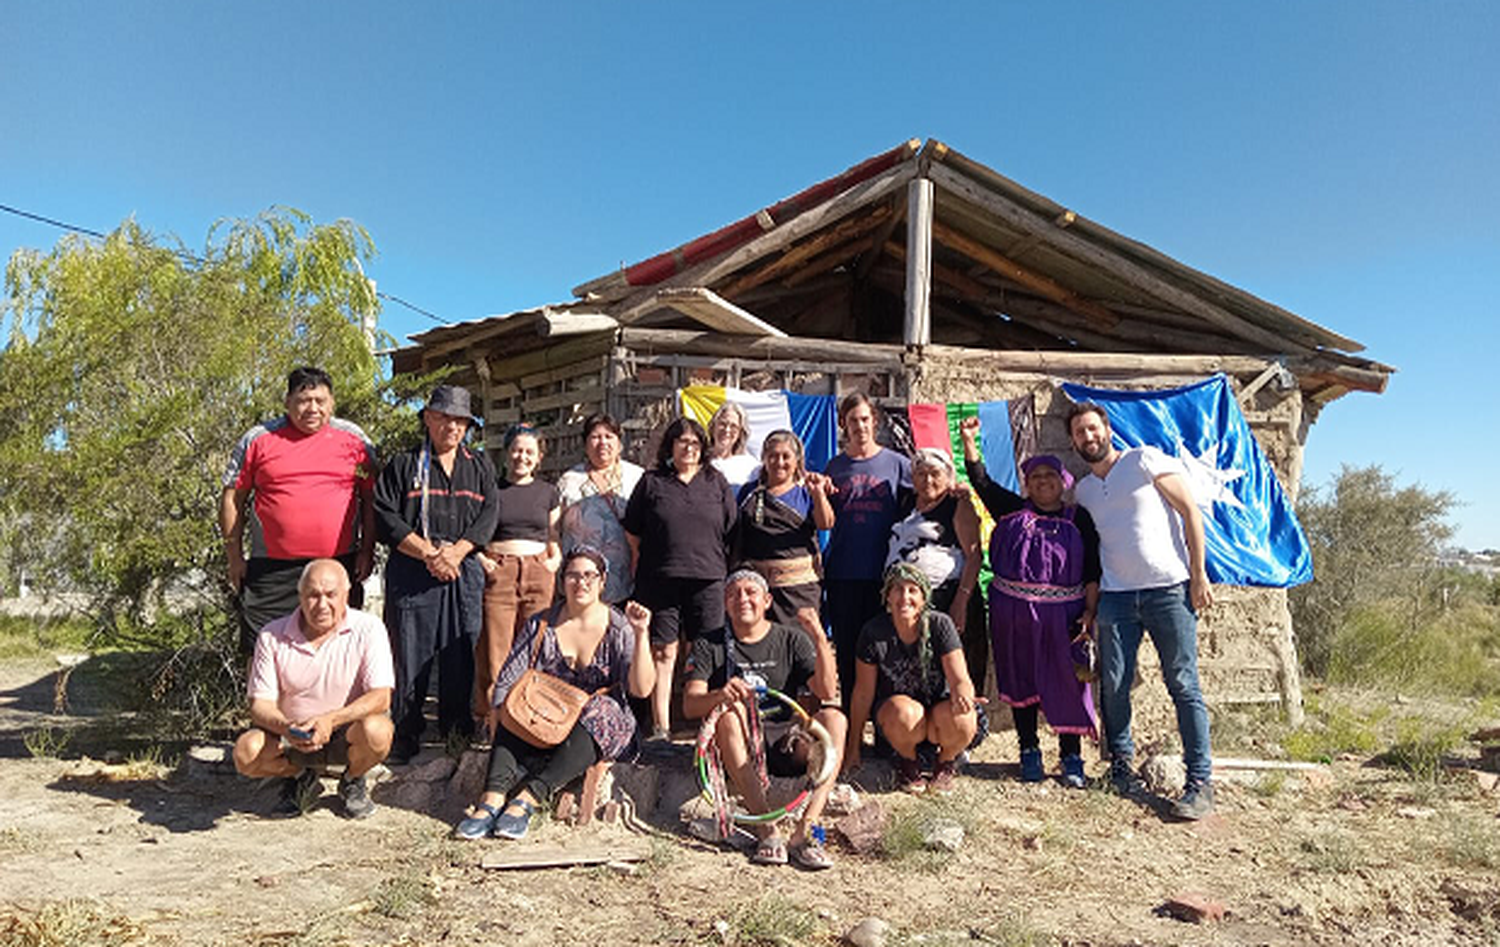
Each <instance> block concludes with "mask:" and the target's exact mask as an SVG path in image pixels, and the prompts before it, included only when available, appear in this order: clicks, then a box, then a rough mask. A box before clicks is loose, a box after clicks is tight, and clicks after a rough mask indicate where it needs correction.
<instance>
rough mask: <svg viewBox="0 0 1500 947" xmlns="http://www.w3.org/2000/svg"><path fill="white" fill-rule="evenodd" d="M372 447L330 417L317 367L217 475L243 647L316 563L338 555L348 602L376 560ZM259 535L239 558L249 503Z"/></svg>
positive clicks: (289, 607) (305, 372)
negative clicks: (347, 584)
mask: <svg viewBox="0 0 1500 947" xmlns="http://www.w3.org/2000/svg"><path fill="white" fill-rule="evenodd" d="M376 473H377V470H376V461H375V447H374V445H373V444H371V443H370V439H369V438H368V437H366V436H365V432H364V431H362V430H360V428H359V426H358V425H356V424H352V423H350V422H349V421H344V420H342V419H339V418H335V417H334V416H333V382H332V381H331V380H330V379H329V377H328V374H327V373H326V372H324V371H323V370H321V369H318V368H298V369H296V370H294V371H293V372H292V373H291V374H290V375H288V376H287V380H286V414H285V415H283V416H282V417H279V418H276V419H275V420H273V421H267V422H265V423H263V424H258V425H256V426H255V427H253V428H251V429H250V430H249V431H247V432H246V433H245V436H244V437H242V438H240V442H239V443H238V444H237V445H235V448H234V454H233V455H232V456H231V457H230V459H229V469H228V470H226V471H225V473H224V493H223V496H222V498H221V500H220V503H219V528H220V529H221V530H222V531H223V534H224V547H225V555H226V558H227V559H228V566H229V571H228V577H229V584H230V586H231V587H232V588H233V589H234V590H235V591H236V592H237V593H239V611H240V616H239V617H240V647H241V650H242V651H243V652H244V653H245V654H249V653H250V650H251V649H252V648H253V647H254V645H255V636H256V634H257V633H259V631H260V629H261V628H262V627H263V626H264V625H265V624H266V622H269V621H271V620H272V619H275V618H280V617H282V616H283V615H286V614H287V613H289V612H291V611H294V610H295V609H296V608H297V579H298V578H299V577H300V576H301V574H302V568H303V567H304V566H306V565H307V563H309V562H311V561H312V560H314V559H337V560H338V561H339V562H340V563H342V564H343V566H344V569H345V570H346V571H347V572H348V573H349V578H350V582H351V584H352V589H351V591H350V595H349V603H350V604H351V605H353V606H354V607H356V608H358V607H359V605H360V604H362V602H363V599H364V589H363V586H362V585H361V583H362V582H364V580H365V579H366V578H368V577H369V575H370V571H371V569H372V567H373V565H374V557H375V508H374V505H373V503H372V498H371V494H372V491H373V489H374V484H375V474H376ZM252 498H253V505H254V510H255V519H256V521H257V522H258V523H259V526H260V529H259V531H258V535H256V536H255V537H254V538H255V539H257V540H258V542H256V543H254V546H253V550H252V553H251V555H250V556H248V557H247V556H246V555H245V549H244V532H245V521H246V518H247V517H246V509H247V501H250V500H252Z"/></svg>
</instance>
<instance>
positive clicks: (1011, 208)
mask: <svg viewBox="0 0 1500 947" xmlns="http://www.w3.org/2000/svg"><path fill="white" fill-rule="evenodd" d="M928 173H929V174H930V175H931V176H932V179H933V181H934V182H935V183H937V184H938V185H939V186H941V187H942V188H943V189H945V190H947V191H949V192H950V193H952V194H954V195H956V196H958V197H960V198H962V199H964V200H966V201H969V202H970V203H972V204H975V205H977V206H979V207H980V208H982V209H984V210H986V211H988V212H990V213H992V214H994V215H995V216H996V217H999V218H1000V219H1001V220H1002V221H1004V222H1005V223H1006V224H1007V225H1008V226H1010V227H1011V228H1013V229H1015V230H1019V231H1021V232H1022V233H1024V234H1028V235H1033V236H1036V237H1037V238H1038V239H1039V240H1040V241H1041V242H1042V243H1045V244H1047V245H1048V246H1050V247H1051V248H1052V249H1054V250H1056V251H1058V252H1059V253H1063V254H1065V255H1067V256H1070V257H1072V258H1073V259H1075V260H1078V261H1079V262H1081V263H1086V264H1088V265H1090V266H1094V267H1097V268H1098V269H1099V270H1101V271H1103V272H1104V273H1107V274H1108V275H1110V276H1111V277H1113V278H1115V279H1118V280H1120V281H1121V282H1122V283H1125V284H1126V285H1128V286H1130V287H1132V288H1133V289H1136V290H1138V291H1140V292H1142V293H1146V294H1147V295H1149V296H1152V297H1153V298H1156V299H1159V300H1161V301H1162V302H1163V303H1165V304H1166V305H1168V306H1171V307H1174V308H1177V309H1181V310H1183V311H1184V312H1190V313H1192V314H1194V315H1196V316H1199V317H1200V318H1202V319H1204V320H1206V321H1208V322H1209V323H1212V324H1213V325H1215V326H1218V327H1219V328H1220V329H1222V330H1223V331H1225V332H1228V333H1230V334H1231V335H1235V336H1239V337H1240V338H1244V339H1248V340H1250V341H1252V342H1255V343H1257V344H1258V345H1261V346H1264V347H1265V349H1266V351H1268V352H1274V353H1283V352H1290V353H1293V354H1299V355H1301V354H1310V353H1311V351H1312V350H1311V349H1310V348H1309V347H1308V346H1306V345H1304V344H1303V343H1301V342H1297V341H1294V340H1292V339H1290V338H1287V337H1285V336H1282V335H1278V334H1276V333H1275V332H1271V331H1270V330H1268V329H1263V328H1261V327H1260V326H1258V325H1256V324H1255V323H1253V322H1250V321H1248V320H1246V319H1243V318H1241V317H1239V316H1236V315H1234V314H1233V313H1230V312H1228V311H1226V310H1224V309H1223V308H1221V307H1219V306H1215V305H1213V304H1212V303H1209V302H1207V301H1206V300H1204V299H1203V298H1202V297H1200V296H1198V295H1196V294H1194V293H1192V292H1189V291H1187V290H1184V289H1181V288H1179V287H1177V286H1174V285H1172V284H1171V283H1169V282H1167V281H1166V280H1164V279H1162V278H1161V277H1159V276H1157V275H1156V274H1155V273H1152V272H1151V271H1150V270H1148V269H1146V268H1145V267H1144V266H1141V265H1140V264H1138V263H1134V262H1132V261H1130V260H1128V259H1126V258H1125V257H1123V256H1121V255H1120V254H1118V253H1112V252H1110V251H1108V250H1105V249H1103V248H1101V247H1098V246H1095V245H1094V244H1093V243H1090V242H1089V241H1088V240H1085V239H1083V238H1082V237H1080V236H1078V235H1076V234H1074V233H1072V232H1071V230H1070V229H1064V228H1061V227H1058V226H1057V225H1056V224H1054V223H1053V222H1052V221H1050V220H1046V219H1043V218H1040V217H1038V216H1037V215H1036V214H1034V213H1032V212H1031V211H1030V210H1027V209H1026V208H1024V207H1022V206H1021V205H1019V204H1017V203H1016V202H1014V201H1012V200H1010V199H1009V198H1007V197H1004V196H1002V195H1000V194H998V193H996V192H994V191H992V190H990V189H989V188H987V187H984V186H983V185H981V184H979V183H977V182H975V181H974V180H973V179H972V178H970V177H968V176H967V175H965V174H963V173H961V172H959V171H955V170H953V169H952V168H949V167H945V166H943V165H940V164H934V165H933V166H932V167H931V168H930V170H929V171H928Z"/></svg>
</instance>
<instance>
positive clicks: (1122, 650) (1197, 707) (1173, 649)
mask: <svg viewBox="0 0 1500 947" xmlns="http://www.w3.org/2000/svg"><path fill="white" fill-rule="evenodd" d="M1097 627H1098V633H1099V676H1100V691H1101V696H1100V704H1101V705H1102V710H1103V712H1104V739H1105V743H1106V745H1107V746H1108V747H1109V753H1110V756H1111V757H1112V758H1114V759H1124V760H1128V759H1130V758H1131V757H1132V756H1134V755H1135V745H1134V744H1133V743H1132V742H1131V739H1130V685H1131V683H1132V682H1133V681H1134V680H1135V660H1136V652H1137V651H1139V650H1140V647H1141V634H1142V632H1148V633H1150V635H1151V643H1152V644H1153V645H1155V646H1156V653H1157V656H1158V657H1160V658H1161V676H1162V680H1163V681H1165V682H1166V685H1167V692H1168V693H1169V694H1171V695H1172V703H1173V704H1174V705H1175V706H1176V708H1177V732H1178V733H1179V734H1181V735H1182V762H1183V765H1184V766H1185V767H1186V769H1187V778H1188V780H1189V781H1190V782H1194V781H1196V782H1207V781H1208V778H1209V774H1210V770H1211V769H1212V766H1213V763H1212V760H1211V758H1210V756H1209V743H1208V707H1207V705H1205V704H1204V703H1203V692H1202V690H1200V689H1199V687H1198V615H1197V613H1195V612H1194V611H1193V606H1192V604H1191V603H1190V601H1189V599H1188V584H1187V583H1186V582H1183V583H1182V584H1180V585H1169V586H1167V587H1165V588H1159V589H1138V590H1136V591H1132V592H1104V593H1102V594H1101V595H1100V596H1099V614H1098V618H1097Z"/></svg>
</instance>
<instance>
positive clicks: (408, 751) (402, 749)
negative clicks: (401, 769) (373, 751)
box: [385, 737, 422, 766]
mask: <svg viewBox="0 0 1500 947" xmlns="http://www.w3.org/2000/svg"><path fill="white" fill-rule="evenodd" d="M421 749H422V747H421V744H420V743H418V742H417V741H416V740H413V739H410V738H408V737H397V738H396V740H395V742H393V743H392V744H391V752H389V753H387V754H386V756H385V762H386V763H387V764H388V765H390V766H405V765H406V764H407V763H410V762H411V758H412V757H413V756H416V755H417V753H418V752H420V751H421Z"/></svg>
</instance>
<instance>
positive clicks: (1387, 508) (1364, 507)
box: [1291, 466, 1455, 676]
mask: <svg viewBox="0 0 1500 947" xmlns="http://www.w3.org/2000/svg"><path fill="white" fill-rule="evenodd" d="M1454 503H1455V500H1454V497H1453V495H1452V494H1451V493H1448V492H1447V491H1430V490H1426V489H1424V488H1423V487H1421V486H1419V485H1410V486H1405V487H1397V486H1396V483H1395V479H1394V478H1393V477H1392V476H1391V475H1390V474H1388V473H1386V472H1385V471H1384V470H1383V469H1382V468H1380V467H1379V466H1373V467H1348V466H1345V467H1344V468H1342V469H1341V470H1340V471H1339V473H1338V475H1337V476H1336V477H1335V478H1334V479H1333V481H1332V483H1331V484H1329V485H1328V486H1326V487H1323V488H1311V487H1308V488H1304V489H1303V491H1302V495H1301V498H1300V500H1299V502H1298V504H1297V517H1298V519H1300V520H1301V522H1302V528H1303V530H1304V531H1305V532H1306V534H1307V539H1308V543H1309V544H1310V545H1311V546H1312V553H1313V573H1314V576H1315V578H1314V580H1313V581H1312V582H1311V583H1308V584H1307V585H1304V586H1301V587H1299V588H1297V589H1294V590H1292V592H1291V606H1292V619H1293V627H1294V628H1296V631H1297V639H1298V650H1299V652H1300V653H1301V656H1302V662H1303V664H1304V665H1305V666H1306V668H1307V670H1308V671H1309V672H1310V673H1312V674H1315V675H1319V676H1323V675H1325V674H1327V672H1328V670H1329V668H1330V665H1331V659H1332V658H1333V650H1334V646H1335V642H1336V639H1337V635H1338V632H1339V629H1340V628H1341V627H1342V626H1343V625H1344V623H1346V622H1348V621H1350V620H1351V619H1353V618H1355V617H1356V616H1357V615H1360V614H1361V613H1367V612H1368V610H1370V609H1371V608H1375V607H1377V606H1378V607H1379V609H1380V610H1381V611H1382V612H1383V613H1384V614H1385V618H1384V619H1382V621H1383V622H1384V624H1385V626H1389V627H1394V628H1396V629H1397V630H1398V632H1399V633H1398V634H1396V635H1394V636H1393V640H1395V641H1396V642H1397V643H1398V644H1399V641H1400V640H1401V638H1402V636H1403V635H1406V636H1409V635H1411V634H1415V633H1416V632H1417V631H1418V630H1419V629H1420V625H1421V622H1422V620H1423V617H1424V616H1425V615H1427V614H1429V613H1430V612H1431V610H1432V609H1433V608H1434V602H1435V601H1436V599H1435V597H1434V596H1433V595H1431V594H1430V593H1431V590H1432V587H1433V583H1434V579H1435V578H1436V576H1437V575H1438V572H1439V569H1438V565H1437V555H1438V553H1439V551H1440V550H1441V549H1442V548H1443V545H1444V544H1445V543H1446V542H1447V541H1448V539H1449V538H1450V537H1451V536H1452V535H1453V527H1452V526H1451V525H1450V524H1449V522H1448V515H1449V513H1450V512H1451V511H1452V509H1453V506H1454Z"/></svg>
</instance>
